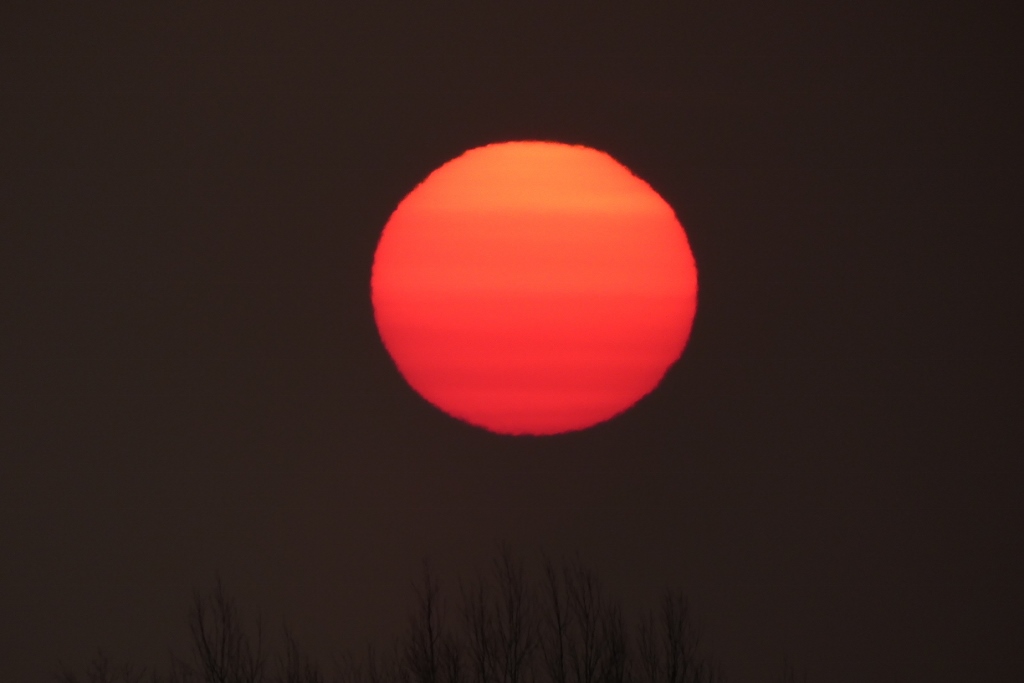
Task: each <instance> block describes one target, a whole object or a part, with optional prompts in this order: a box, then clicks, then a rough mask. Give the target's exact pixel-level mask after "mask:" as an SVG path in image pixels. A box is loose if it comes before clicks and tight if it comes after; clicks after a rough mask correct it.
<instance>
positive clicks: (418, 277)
mask: <svg viewBox="0 0 1024 683" xmlns="http://www.w3.org/2000/svg"><path fill="white" fill-rule="evenodd" d="M371 289H372V297H373V308H374V313H375V316H376V320H377V327H378V329H379V330H380V335H381V338H382V339H383V341H384V345H385V346H386V347H387V350H388V352H389V353H390V354H391V357H392V358H393V359H394V361H395V364H396V365H397V366H398V369H399V371H400V372H401V373H402V375H403V376H404V377H405V379H406V380H407V381H408V382H409V384H410V385H412V387H413V388H414V389H415V390H416V391H417V392H419V393H420V395H422V396H423V397H424V398H425V399H427V400H428V401H430V402H431V403H432V404H434V405H435V406H437V407H438V408H440V409H441V410H443V411H444V412H446V413H448V414H449V415H452V416H454V417H456V418H459V419H461V420H464V421H466V422H469V423H471V424H474V425H477V426H480V427H484V428H485V429H488V430H490V431H493V432H498V433H501V434H537V435H540V434H557V433H560V432H567V431H573V430H578V429H585V428H587V427H590V426H592V425H594V424H597V423H599V422H603V421H604V420H607V419H609V418H611V417H613V416H614V415H616V414H618V413H620V412H622V411H624V410H626V409H627V408H629V407H630V406H631V405H633V404H634V403H636V401H637V400H639V399H640V398H642V397H643V396H644V395H646V394H648V393H649V392H650V391H651V390H653V389H654V388H655V387H656V386H657V385H658V383H659V382H660V381H661V378H662V377H663V376H664V374H665V371H666V370H667V369H668V368H669V366H671V365H672V363H674V362H675V361H676V360H677V359H678V358H679V356H680V354H681V353H682V351H683V347H684V346H685V345H686V341H687V339H688V337H689V335H690V327H691V325H692V323H693V316H694V313H695V311H696V307H697V269H696V266H695V264H694V261H693V254H692V253H691V252H690V246H689V243H688V242H687V239H686V233H685V232H684V231H683V226H682V225H680V223H679V220H678V219H677V218H676V216H675V213H674V212H673V211H672V207H670V206H669V205H668V204H667V203H666V202H665V200H664V199H662V198H661V196H659V195H658V193H657V192H655V191H654V190H653V189H651V186H650V185H648V184H647V183H645V182H644V181H643V180H641V179H639V178H637V177H636V176H634V175H633V174H632V173H631V172H630V171H629V169H627V168H626V167H625V166H623V165H622V164H620V163H618V162H617V161H615V160H614V159H613V158H611V157H610V156H608V155H607V154H605V153H603V152H599V151H597V150H595V149H591V148H589V147H581V146H574V145H565V144H559V143H552V142H505V143H500V144H493V145H487V146H486V147H479V148H476V149H471V150H469V151H468V152H466V153H465V154H463V155H462V156H460V157H458V158H456V159H453V160H452V161H449V162H448V163H446V164H444V165H443V166H441V167H440V168H438V169H437V170H436V171H434V172H433V173H431V174H430V175H429V176H428V177H427V179H426V180H424V181H423V182H422V183H420V184H419V186H417V187H416V188H415V189H414V190H413V191H412V192H410V193H409V195H408V196H406V198H405V199H403V200H402V202H401V203H400V204H399V205H398V208H397V209H395V212H394V213H393V214H392V215H391V218H390V220H388V223H387V225H386V226H385V227H384V232H383V234H382V235H381V238H380V243H379V244H378V245H377V252H376V255H375V257H374V262H373V276H372V281H371Z"/></svg>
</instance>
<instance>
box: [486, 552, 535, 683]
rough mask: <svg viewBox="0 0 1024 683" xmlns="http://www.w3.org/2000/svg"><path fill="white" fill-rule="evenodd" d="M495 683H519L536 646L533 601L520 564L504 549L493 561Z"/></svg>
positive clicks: (527, 671)
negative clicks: (496, 650) (494, 589)
mask: <svg viewBox="0 0 1024 683" xmlns="http://www.w3.org/2000/svg"><path fill="white" fill-rule="evenodd" d="M494 570H495V581H496V583H497V591H496V592H497V605H496V609H495V617H496V619H495V623H496V626H497V629H496V632H497V633H496V635H497V645H498V666H499V667H500V669H499V676H498V683H523V682H524V680H526V677H527V676H528V674H529V665H530V658H531V656H532V655H533V651H534V647H535V646H536V642H537V635H536V632H537V628H536V623H535V617H534V614H533V609H532V606H533V599H532V597H533V596H532V595H531V593H530V590H529V585H528V584H527V581H526V571H525V569H524V568H523V565H522V563H520V562H518V561H516V559H515V558H514V557H513V556H512V553H511V552H510V551H509V549H508V548H504V549H503V550H502V552H501V554H500V556H499V557H498V558H497V560H495V567H494Z"/></svg>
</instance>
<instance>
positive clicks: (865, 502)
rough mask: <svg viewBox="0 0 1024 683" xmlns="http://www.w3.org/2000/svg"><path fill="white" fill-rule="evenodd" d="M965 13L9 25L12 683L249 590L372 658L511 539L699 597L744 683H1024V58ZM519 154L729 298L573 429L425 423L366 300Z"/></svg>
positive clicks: (729, 667)
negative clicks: (560, 169) (421, 593)
mask: <svg viewBox="0 0 1024 683" xmlns="http://www.w3.org/2000/svg"><path fill="white" fill-rule="evenodd" d="M934 8H935V9H934V11H930V12H929V13H927V17H928V18H929V21H928V22H924V23H921V22H918V21H917V16H916V15H905V14H901V13H899V12H893V13H891V14H886V13H878V12H872V11H870V10H868V9H863V10H861V11H860V12H859V13H851V12H850V11H846V10H839V9H837V10H835V11H834V12H833V13H832V14H830V15H828V16H825V15H823V14H822V13H821V11H819V13H818V14H817V15H810V16H808V15H805V14H803V13H801V12H798V11H796V10H793V11H792V12H789V13H788V14H786V13H782V14H777V13H772V12H767V11H764V10H762V11H761V12H760V13H754V14H750V13H745V12H741V11H739V10H736V11H728V10H715V11H712V10H711V9H705V10H698V9H689V10H687V11H679V12H675V13H669V14H664V15H657V16H656V15H653V14H652V15H643V14H640V13H639V12H638V11H637V10H625V9H623V10H618V11H617V13H616V14H613V15H605V16H588V17H586V18H583V17H576V16H573V15H572V14H571V13H570V12H568V11H563V12H562V13H561V14H560V15H559V14H555V15H552V16H550V17H547V18H544V19H539V18H537V17H533V16H530V15H529V14H527V13H524V12H522V11H521V12H520V13H519V14H518V15H515V16H512V17H502V16H498V15H496V14H494V15H491V14H481V13H480V12H479V11H478V12H477V13H476V14H472V15H469V14H461V15H457V16H455V17H454V18H445V17H436V16H432V15H430V14H429V13H427V12H425V11H423V10H420V11H419V12H418V13H414V14H411V13H410V11H409V10H400V9H391V10H387V11H385V10H379V11H378V14H373V13H364V14H362V15H359V16H350V15H344V14H342V13H340V12H339V13H338V14H336V15H331V16H307V17H301V18H296V17H294V16H289V17H278V16H271V15H269V14H268V13H262V12H257V11H255V10H250V13H248V14H246V15H245V16H242V15H238V16H235V15H226V14H225V15H218V14H215V13H212V12H208V13H207V14H205V15H201V16H191V15H186V14H181V15H173V14H171V13H167V14H165V15H161V16H155V15H146V14H138V15H135V16H130V17H117V18H114V17H100V18H96V17H94V16H89V17H85V16H84V15H83V16H82V17H73V18H70V19H69V18H66V17H63V18H61V20H60V21H57V20H56V19H55V18H52V17H38V16H37V17H31V18H22V19H21V21H20V22H13V23H12V22H6V23H5V24H4V25H5V28H4V29H3V31H4V33H3V36H4V37H3V41H2V44H4V45H5V46H6V47H5V48H4V50H5V56H4V57H3V58H2V60H0V86H2V95H0V439H2V441H0V679H2V680H9V681H30V682H31V681H42V680H45V679H46V677H47V676H48V675H49V673H50V672H52V671H53V670H55V669H56V668H57V663H58V661H64V662H66V663H68V664H70V665H73V666H81V665H82V664H83V663H84V662H85V659H86V657H87V656H88V655H89V654H90V653H91V652H92V651H94V650H95V648H96V647H97V646H102V647H104V648H105V649H106V650H107V651H109V652H110V653H111V654H112V655H114V656H115V657H119V658H120V657H126V658H129V659H133V660H135V661H139V662H144V663H160V662H162V661H164V658H165V656H166V652H167V648H168V647H171V646H176V645H179V644H180V643H181V642H182V639H183V637H184V636H185V632H186V629H185V625H184V618H183V617H184V614H185V611H186V609H187V607H188V602H189V599H190V595H191V591H192V589H193V588H194V587H206V586H209V585H211V584H212V582H213V581H214V578H215V576H216V575H217V574H218V573H219V574H220V575H221V576H222V577H223V578H224V580H225V582H226V584H227V586H228V588H229V590H231V591H232V592H234V593H235V594H237V595H238V596H239V598H240V599H241V600H242V601H243V602H244V603H245V604H247V605H251V606H253V607H254V608H257V607H258V608H260V609H262V610H263V611H264V613H265V614H267V615H269V616H271V617H272V618H277V617H278V616H279V615H285V616H287V617H288V618H289V620H290V622H291V623H292V625H293V626H294V627H295V630H296V632H297V634H298V635H299V636H300V638H301V639H302V640H304V641H306V642H308V643H309V644H310V646H311V647H312V648H313V649H315V650H316V651H317V652H320V653H330V652H334V651H337V650H339V649H340V648H341V647H344V646H348V645H355V646H359V645H361V644H362V643H363V642H364V640H365V639H366V638H368V637H378V636H382V635H384V634H388V633H391V632H393V631H395V630H396V629H398V628H399V627H400V626H401V625H402V624H403V620H404V616H405V610H406V608H407V605H408V598H409V595H410V593H409V582H410V580H411V579H412V578H413V577H414V576H415V574H416V572H417V570H418V567H419V564H420V561H421V560H422V559H423V558H424V556H427V555H429V556H430V557H431V558H433V561H434V563H435V564H436V565H437V566H438V567H439V569H440V570H441V572H442V574H445V575H447V576H449V577H454V576H455V575H456V574H457V573H458V572H468V571H471V570H472V569H473V568H474V567H476V566H478V565H479V564H481V563H482V562H485V561H486V560H487V559H488V558H489V557H491V555H492V553H493V551H494V549H495V547H496V544H497V543H498V542H501V541H505V542H508V543H509V544H511V545H512V546H513V547H514V548H518V549H520V550H521V551H522V552H523V553H525V554H526V555H527V556H530V557H533V556H535V555H536V554H537V553H539V552H540V551H541V550H545V551H547V552H549V553H552V554H555V555H558V554H572V553H577V552H578V553H579V554H580V556H581V557H582V558H584V559H585V561H587V562H588V563H589V564H591V565H592V566H593V567H594V568H595V569H596V570H597V571H598V572H599V573H600V574H601V575H602V576H603V577H604V578H605V580H606V582H607V584H608V585H609V588H611V589H612V590H613V591H614V592H617V593H619V594H621V595H622V596H624V597H625V598H626V599H627V600H629V601H640V602H650V601H652V600H653V599H654V598H655V597H656V596H657V595H658V594H659V593H660V591H661V590H662V589H663V588H664V587H666V586H669V585H672V586H678V587H681V588H682V589H683V590H684V591H685V592H686V593H687V594H688V595H689V596H690V599H691V602H692V604H693V607H694V610H695V611H696V612H697V614H698V615H699V616H700V618H701V620H702V622H703V624H704V627H705V634H706V638H707V642H708V644H709V646H710V647H711V648H712V651H713V653H714V654H715V656H716V657H717V658H718V660H719V661H720V662H721V663H722V665H723V666H724V668H725V670H726V672H727V673H728V674H729V675H730V677H731V680H735V681H748V680H750V681H753V680H768V679H769V677H770V676H771V675H773V674H774V673H775V672H776V671H777V670H778V668H779V664H780V663H781V661H782V658H783V656H788V657H790V658H791V659H793V660H794V661H796V662H797V663H798V664H799V665H801V666H804V667H806V669H807V671H808V673H809V674H810V675H811V677H812V680H815V681H839V682H847V681H849V682H853V681H863V680H880V681H889V680H892V681H930V682H939V681H954V680H957V681H959V680H965V679H970V680H987V681H1011V680H1020V679H1021V676H1022V675H1024V669H1022V665H1021V663H1020V657H1019V652H1017V651H1015V650H1016V649H1018V648H1019V645H1020V643H1021V642H1024V628H1022V623H1024V622H1022V620H1021V613H1022V612H1021V610H1022V608H1024V589H1022V588H1021V583H1020V580H1019V579H1020V576H1022V575H1024V548H1022V545H1021V517H1022V504H1021V493H1020V492H1021V484H1022V476H1021V474H1022V471H1021V469H1022V468H1021V465H1020V461H1019V458H1020V453H1021V449H1020V442H1019V440H1018V438H1017V435H1016V432H1015V430H1013V429H1011V427H1012V426H1013V423H1014V422H1015V421H1017V420H1019V414H1020V408H1021V401H1020V383H1019V379H1020V378H1019V375H1017V373H1016V369H1015V367H1014V365H1015V362H1016V355H1017V354H1018V352H1019V330H1020V322H1019V314H1020V305H1019V299H1018V296H1017V293H1018V284H1017V281H1018V280H1019V276H1018V275H1017V273H1016V272H1015V271H1016V270H1017V269H1019V253H1020V252H1019V249H1016V248H1013V246H1012V245H1013V239H1012V237H1013V236H1014V233H1016V232H1019V230H1020V225H1021V222H1020V217H1021V211H1020V208H1019V202H1020V180H1021V156H1020V151H1021V149H1020V147H1021V146H1020V144H1019V141H1020V132H1019V128H1020V118H1019V115H1018V114H1019V104H1020V98H1021V93H1020V66H1021V62H1020V60H1019V59H1018V58H1016V57H1013V56H1007V55H1005V54H1002V53H1003V52H1004V51H1005V50H1004V48H1005V47H1006V46H1007V45H1008V44H1009V43H1008V41H1007V40H1005V39H1003V40H1000V39H999V36H1000V35H1003V34H1002V33H999V32H998V31H993V32H992V33H991V36H990V35H989V34H988V33H985V31H984V30H982V29H981V28H978V24H977V22H974V23H972V21H973V20H974V19H976V17H970V16H966V15H964V16H960V15H954V14H952V13H951V12H947V11H945V10H943V7H942V6H941V4H938V5H934ZM922 16H924V15H922ZM929 22H930V23H929ZM40 27H45V30H39V29H40ZM879 27H880V28H879ZM985 30H987V29H985ZM979 36H980V37H979ZM990 37H991V40H989V38H990ZM983 39H984V40H983ZM897 53H902V54H897ZM983 53H987V54H983ZM517 139H545V140H558V141H562V142H570V143H580V144H586V145H589V146H592V147H596V148H598V149H601V150H604V151H606V152H608V153H610V154H611V155H612V156H614V157H615V158H617V159H618V160H620V161H621V162H623V163H624V164H626V165H627V166H628V167H630V168H631V169H632V170H633V171H634V172H635V173H637V174H638V175H639V176H641V177H642V178H644V179H645V180H647V181H648V182H649V183H650V184H651V185H652V186H653V187H654V188H655V189H656V190H657V191H658V192H659V193H661V194H662V196H663V197H664V198H665V199H666V200H667V201H668V202H669V203H670V204H671V205H672V206H673V207H675V209H676V211H677V214H678V215H679V217H680V220H681V221H682V222H683V224H684V225H685V226H686V229H687V231H688V234H689V238H690V243H691V246H692V248H693V251H694V255H695V258H696V260H697V265H698V268H699V272H700V299H699V307H698V312H697V318H696V321H695V326H694V329H693V334H692V336H691V339H690V343H689V346H688V348H687V350H686V352H685V353H684V355H683V358H682V359H681V361H680V362H679V363H678V364H677V365H676V366H674V367H673V368H672V369H671V370H670V371H669V373H668V374H667V376H666V378H665V380H664V382H663V383H662V385H661V386H660V387H659V388H658V389H657V390H656V391H655V392H654V393H652V394H651V395H650V396H648V397H647V398H645V399H644V400H643V401H641V403H640V404H638V405H637V406H636V407H635V408H634V409H633V410H631V411H629V412H627V413H626V414H623V415H621V416H620V417H617V418H615V419H614V420H612V421H610V422H608V423H605V424H603V425H600V426H598V427H596V428H594V429H591V430H589V431H586V432H580V433H576V434H571V435H564V436H559V437H553V438H510V437H498V436H494V435H491V434H488V433H486V432H483V431H480V430H477V429H475V428H472V427H468V426H465V425H463V424H460V423H458V422H456V421H454V420H452V419H450V418H448V417H446V416H445V415H444V414H442V413H440V412H439V411H437V410H435V409H434V408H432V407H431V406H429V405H428V404H426V403H425V402H424V401H423V400H422V399H420V398H419V397H418V396H417V395H416V394H415V393H414V392H413V391H412V390H411V389H409V388H408V387H407V386H406V385H405V383H404V382H403V380H402V379H401V377H400V376H399V375H398V373H397V371H396V370H395V368H394V366H393V365H392V364H391V362H390V360H389V358H388V356H387V354H386V352H385V351H384V349H383V347H382V345H381V344H380V341H379V338H378V336H377V332H376V329H375V326H374V322H373V316H372V310H371V307H370V302H369V277H370V266H371V262H372V257H373V251H374V248H375V245H376V241H377V239H378V237H379V234H380V230H381V229H382V227H383V225H384V223H385V222H386V220H387V218H388V216H389V214H390V212H391V211H392V210H393V209H394V207H395V206H396V205H397V203H398V202H399V201H400V200H401V198H402V197H403V196H404V195H405V194H406V193H407V192H408V191H409V190H411V189H412V188H413V187H414V186H415V184H416V183H417V182H419V181H420V180H422V179H423V178H424V177H425V176H426V175H427V174H428V173H429V172H430V171H431V170H433V169H434V168H436V167H437V166H439V165H440V164H442V163H444V162H445V161H447V160H449V159H451V158H453V157H455V156H457V155H459V154H460V153H462V152H463V151H465V150H466V149H468V148H471V147H474V146H478V145H482V144H486V143H489V142H497V141H504V140H517Z"/></svg>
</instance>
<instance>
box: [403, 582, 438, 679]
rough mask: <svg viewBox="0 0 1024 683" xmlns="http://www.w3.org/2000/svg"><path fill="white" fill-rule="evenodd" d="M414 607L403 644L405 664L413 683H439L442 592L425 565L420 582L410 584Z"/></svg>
mask: <svg viewBox="0 0 1024 683" xmlns="http://www.w3.org/2000/svg"><path fill="white" fill-rule="evenodd" d="M413 591H414V593H415V595H416V606H415V611H414V612H413V614H412V616H411V618H410V623H409V631H408V636H407V638H406V643H405V665H406V667H407V668H408V671H409V673H410V674H411V675H412V679H413V681H415V683H442V680H441V668H442V659H443V656H444V649H445V640H446V637H445V632H444V620H443V614H442V606H441V593H440V589H439V587H438V583H437V579H436V578H435V576H434V573H433V571H432V570H431V568H430V565H429V564H428V563H424V565H423V577H422V579H421V583H418V584H414V585H413Z"/></svg>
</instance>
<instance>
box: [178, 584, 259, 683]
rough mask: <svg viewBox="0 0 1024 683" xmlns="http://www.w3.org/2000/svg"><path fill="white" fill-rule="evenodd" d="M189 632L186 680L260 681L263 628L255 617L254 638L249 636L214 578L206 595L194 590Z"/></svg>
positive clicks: (219, 682) (215, 682) (210, 682)
mask: <svg viewBox="0 0 1024 683" xmlns="http://www.w3.org/2000/svg"><path fill="white" fill-rule="evenodd" d="M188 621H189V631H190V633H191V635H192V668H191V669H190V670H189V669H187V668H183V671H182V673H187V674H191V675H190V676H189V677H188V678H187V679H186V680H199V681H202V683H263V681H264V679H265V678H266V669H267V666H266V655H265V653H264V649H263V628H262V625H261V623H260V621H259V620H257V621H256V635H255V640H253V639H252V638H250V637H249V635H248V634H247V633H246V632H245V629H244V628H243V625H242V621H241V619H240V618H239V616H238V609H237V607H236V605H235V602H234V600H233V599H232V598H229V597H228V596H227V594H226V593H225V591H224V586H223V584H222V583H221V582H220V580H218V581H217V585H216V587H215V588H214V590H213V593H212V594H211V595H210V596H209V597H205V596H203V595H202V594H201V593H199V592H196V593H195V595H194V598H193V601H192V610H191V612H190V613H189V619H188Z"/></svg>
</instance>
